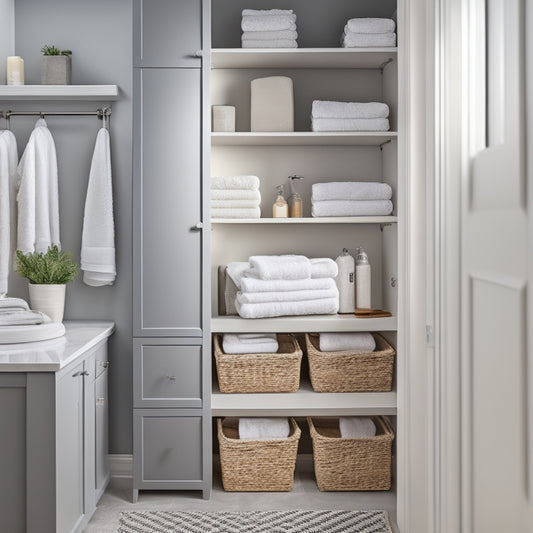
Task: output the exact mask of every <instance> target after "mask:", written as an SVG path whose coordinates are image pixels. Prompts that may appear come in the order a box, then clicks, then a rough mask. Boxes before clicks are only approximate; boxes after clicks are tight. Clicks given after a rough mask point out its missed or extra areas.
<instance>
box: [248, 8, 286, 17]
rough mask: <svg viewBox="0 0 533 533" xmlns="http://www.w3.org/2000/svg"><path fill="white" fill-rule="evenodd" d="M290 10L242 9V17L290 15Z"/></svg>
mask: <svg viewBox="0 0 533 533" xmlns="http://www.w3.org/2000/svg"><path fill="white" fill-rule="evenodd" d="M292 14H294V11H293V10H292V9H243V10H242V16H243V17H246V16H260V15H262V16H267V17H268V16H271V15H292Z"/></svg>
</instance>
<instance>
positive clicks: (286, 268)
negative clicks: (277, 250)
mask: <svg viewBox="0 0 533 533" xmlns="http://www.w3.org/2000/svg"><path fill="white" fill-rule="evenodd" d="M249 262H250V270H249V272H248V273H247V275H251V276H254V277H257V278H259V279H263V280H273V279H285V280H291V279H309V278H311V262H310V261H309V259H308V258H307V257H305V256H304V255H252V256H251V257H250V259H249Z"/></svg>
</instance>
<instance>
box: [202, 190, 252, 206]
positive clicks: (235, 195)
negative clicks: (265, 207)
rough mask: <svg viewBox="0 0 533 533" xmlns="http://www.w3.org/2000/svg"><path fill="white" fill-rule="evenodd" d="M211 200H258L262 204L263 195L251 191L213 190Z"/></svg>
mask: <svg viewBox="0 0 533 533" xmlns="http://www.w3.org/2000/svg"><path fill="white" fill-rule="evenodd" d="M209 194H210V198H211V200H256V201H257V203H260V202H261V193H260V192H259V191H257V190H251V189H211V191H210V193H209Z"/></svg>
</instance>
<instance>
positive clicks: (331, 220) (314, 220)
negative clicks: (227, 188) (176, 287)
mask: <svg viewBox="0 0 533 533" xmlns="http://www.w3.org/2000/svg"><path fill="white" fill-rule="evenodd" d="M397 222H398V217H393V216H383V217H302V218H212V219H211V224H396V223H397Z"/></svg>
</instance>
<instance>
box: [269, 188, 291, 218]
mask: <svg viewBox="0 0 533 533" xmlns="http://www.w3.org/2000/svg"><path fill="white" fill-rule="evenodd" d="M276 189H277V191H278V197H277V198H276V201H275V202H274V205H273V206H272V216H273V217H274V218H288V216H289V204H288V203H287V201H286V200H285V198H284V197H283V185H277V186H276Z"/></svg>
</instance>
